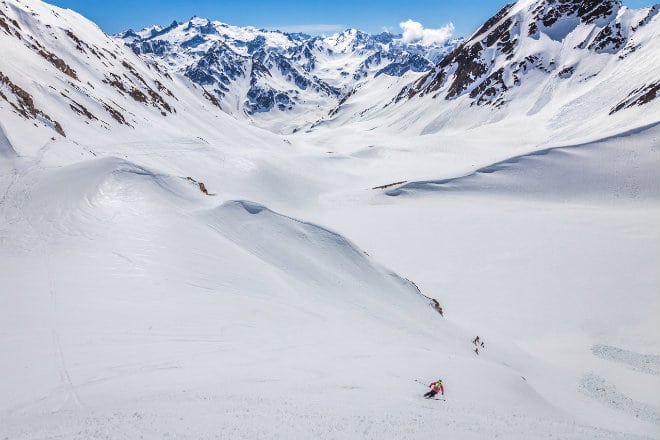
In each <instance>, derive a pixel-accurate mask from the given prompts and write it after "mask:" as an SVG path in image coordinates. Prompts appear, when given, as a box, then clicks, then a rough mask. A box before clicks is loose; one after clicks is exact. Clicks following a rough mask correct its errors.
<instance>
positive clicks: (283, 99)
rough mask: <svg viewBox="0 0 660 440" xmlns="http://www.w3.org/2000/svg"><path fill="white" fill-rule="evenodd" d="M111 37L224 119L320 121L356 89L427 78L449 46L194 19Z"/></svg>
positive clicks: (386, 35) (381, 36) (355, 33)
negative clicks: (409, 75) (384, 79)
mask: <svg viewBox="0 0 660 440" xmlns="http://www.w3.org/2000/svg"><path fill="white" fill-rule="evenodd" d="M118 37H119V38H121V39H122V40H123V41H124V42H125V44H126V45H128V46H129V47H130V48H131V49H132V50H133V51H134V52H135V53H136V54H140V55H142V56H145V57H148V58H155V59H160V60H164V61H165V62H167V63H168V64H169V65H170V66H171V67H172V68H174V69H175V70H177V71H179V72H182V73H184V74H185V75H186V76H187V77H188V78H190V80H192V81H193V82H195V83H196V84H199V85H201V86H204V87H205V88H206V89H207V90H208V91H209V93H212V94H213V95H214V96H215V97H216V98H217V99H218V102H219V103H220V106H221V107H222V108H223V109H224V110H225V111H227V112H228V113H231V114H241V113H243V112H245V113H247V114H249V115H255V114H258V113H265V112H270V111H273V110H277V111H291V110H294V109H295V108H296V107H300V110H301V111H304V110H309V109H310V108H319V107H320V108H321V109H322V112H321V113H326V112H327V111H328V110H329V109H331V108H333V107H334V106H335V105H336V104H337V102H339V101H341V100H342V98H344V97H345V96H347V95H349V94H350V93H351V92H352V91H353V90H354V89H355V88H356V87H358V86H359V84H360V83H361V82H364V81H368V80H369V79H372V78H374V77H376V76H379V75H392V76H402V75H404V74H405V73H406V72H409V71H413V72H425V71H428V70H430V69H431V68H432V67H433V65H434V64H435V63H436V62H437V61H439V60H440V58H441V57H442V56H443V55H444V54H445V53H447V52H448V51H449V50H451V49H452V48H453V47H454V46H455V44H456V41H454V42H450V43H447V44H442V45H434V46H425V45H421V44H406V43H404V42H403V40H402V39H401V38H400V37H397V36H394V35H392V34H389V33H382V34H379V35H370V34H366V33H364V32H360V31H357V30H354V29H349V30H347V31H344V32H342V33H340V34H336V35H333V36H331V37H312V36H309V35H304V34H290V33H283V32H279V31H266V30H259V29H255V28H251V27H236V26H229V25H227V24H224V23H220V22H217V21H209V20H206V19H202V18H197V17H193V18H192V19H190V20H189V21H187V22H184V23H178V22H176V21H175V22H173V23H172V24H171V25H169V26H167V27H165V28H160V27H158V26H154V27H151V28H147V29H143V30H142V31H139V32H135V31H133V30H129V31H126V32H123V33H121V34H119V35H118Z"/></svg>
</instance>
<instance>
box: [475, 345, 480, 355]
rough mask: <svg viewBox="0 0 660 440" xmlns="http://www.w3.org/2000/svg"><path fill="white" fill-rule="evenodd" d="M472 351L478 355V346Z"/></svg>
mask: <svg viewBox="0 0 660 440" xmlns="http://www.w3.org/2000/svg"><path fill="white" fill-rule="evenodd" d="M474 352H475V353H477V356H478V355H479V348H478V347H474Z"/></svg>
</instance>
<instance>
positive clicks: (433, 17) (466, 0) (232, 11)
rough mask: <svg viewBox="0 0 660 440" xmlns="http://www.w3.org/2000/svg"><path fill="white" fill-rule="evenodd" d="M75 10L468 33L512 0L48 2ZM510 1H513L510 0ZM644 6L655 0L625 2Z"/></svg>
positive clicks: (125, 25) (144, 18)
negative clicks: (409, 24) (405, 24)
mask: <svg viewBox="0 0 660 440" xmlns="http://www.w3.org/2000/svg"><path fill="white" fill-rule="evenodd" d="M47 1H48V3H52V4H55V5H57V6H60V7H65V8H71V9H73V10H75V11H78V12H80V13H81V14H83V15H84V16H86V17H87V18H89V19H91V20H92V21H94V22H96V23H97V24H98V25H99V26H101V28H102V29H103V30H104V31H106V32H107V33H110V34H112V33H116V32H119V31H121V30H125V29H129V28H133V29H141V28H143V27H146V26H148V25H151V24H161V25H165V24H169V23H171V22H172V20H178V21H183V20H187V19H188V18H190V17H192V16H193V15H197V16H199V17H204V18H209V19H212V20H220V21H222V22H225V23H228V24H234V25H251V26H256V27H260V28H277V29H282V30H285V31H291V32H296V31H302V32H307V33H312V34H332V33H333V32H335V31H337V30H340V29H345V28H349V27H352V28H358V29H360V30H363V31H367V32H371V33H376V32H381V31H382V30H383V29H389V30H390V31H391V32H394V33H399V32H401V29H400V28H399V23H400V22H402V21H405V20H408V19H412V20H414V21H417V22H420V23H421V24H422V25H423V26H424V27H425V28H439V27H441V26H443V25H445V24H447V23H450V22H451V23H453V24H454V27H455V30H454V36H467V35H468V34H470V33H471V32H473V31H474V30H475V29H476V28H477V27H478V26H479V25H480V24H481V23H483V22H484V21H485V20H486V19H487V18H489V17H490V16H491V15H493V14H494V13H495V12H497V11H498V10H499V9H500V8H501V7H502V6H504V5H505V4H506V3H508V1H507V0H461V1H454V0H450V1H441V0H424V1H422V0H325V1H322V2H319V1H300V0H278V1H272V0H187V1H186V0H110V1H105V2H101V1H97V0H47ZM509 1H510V0H509ZM624 3H625V4H626V5H628V6H630V7H633V8H638V7H642V6H648V5H651V4H653V3H654V1H653V0H627V1H625V0H624Z"/></svg>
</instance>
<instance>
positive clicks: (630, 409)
mask: <svg viewBox="0 0 660 440" xmlns="http://www.w3.org/2000/svg"><path fill="white" fill-rule="evenodd" d="M578 388H579V390H580V392H582V393H583V394H585V395H586V396H589V397H590V398H592V399H594V400H596V401H597V402H600V403H601V404H603V405H605V406H608V407H610V408H613V409H616V410H619V411H622V412H624V413H627V414H630V415H632V416H633V417H636V418H638V419H640V420H644V421H646V422H650V423H654V424H656V425H660V410H658V409H657V408H654V407H653V406H651V405H649V404H647V403H644V402H638V401H636V400H633V399H631V398H630V397H628V396H626V395H625V394H623V393H621V392H620V391H618V390H617V388H616V386H615V385H614V384H612V383H610V382H608V381H607V380H606V379H605V378H603V377H601V376H599V375H597V374H594V373H587V374H585V375H584V376H582V379H581V380H580V384H579V386H578Z"/></svg>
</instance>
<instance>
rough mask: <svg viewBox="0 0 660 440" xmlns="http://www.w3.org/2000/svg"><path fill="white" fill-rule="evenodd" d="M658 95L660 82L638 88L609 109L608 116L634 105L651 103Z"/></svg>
mask: <svg viewBox="0 0 660 440" xmlns="http://www.w3.org/2000/svg"><path fill="white" fill-rule="evenodd" d="M659 94H660V80H658V81H656V82H653V83H651V84H648V85H644V86H642V87H639V88H637V89H635V90H633V91H632V92H630V93H629V94H628V96H627V97H626V98H625V99H624V100H622V101H621V102H619V103H618V104H617V105H615V106H614V107H612V109H610V115H611V114H614V113H616V112H618V111H620V110H623V109H626V108H630V107H632V106H635V105H644V104H648V103H649V102H651V101H653V100H654V99H656V98H657V97H658V95H659Z"/></svg>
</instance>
